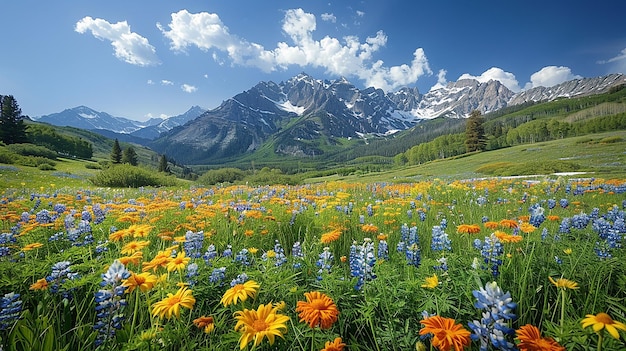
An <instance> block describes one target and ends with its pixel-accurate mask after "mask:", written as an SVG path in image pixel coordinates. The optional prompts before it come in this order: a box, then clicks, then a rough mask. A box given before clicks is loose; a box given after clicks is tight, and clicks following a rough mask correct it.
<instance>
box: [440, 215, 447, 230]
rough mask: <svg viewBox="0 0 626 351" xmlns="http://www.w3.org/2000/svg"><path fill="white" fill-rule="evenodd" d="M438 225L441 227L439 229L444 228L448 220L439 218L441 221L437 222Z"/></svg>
mask: <svg viewBox="0 0 626 351" xmlns="http://www.w3.org/2000/svg"><path fill="white" fill-rule="evenodd" d="M439 226H440V227H441V229H444V230H445V229H446V228H447V227H448V220H447V219H445V218H442V219H441V222H439Z"/></svg>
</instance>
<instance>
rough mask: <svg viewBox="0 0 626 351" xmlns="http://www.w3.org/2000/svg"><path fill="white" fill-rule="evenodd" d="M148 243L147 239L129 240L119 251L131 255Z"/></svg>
mask: <svg viewBox="0 0 626 351" xmlns="http://www.w3.org/2000/svg"><path fill="white" fill-rule="evenodd" d="M148 245H150V242H149V241H147V240H144V241H131V242H129V243H128V244H126V245H124V247H122V251H120V253H121V254H122V255H132V254H134V253H135V252H137V251H141V250H142V249H143V248H144V247H146V246H148Z"/></svg>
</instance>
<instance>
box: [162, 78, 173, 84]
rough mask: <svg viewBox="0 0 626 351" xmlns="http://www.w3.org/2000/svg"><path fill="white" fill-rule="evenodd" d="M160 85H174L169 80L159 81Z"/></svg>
mask: <svg viewBox="0 0 626 351" xmlns="http://www.w3.org/2000/svg"><path fill="white" fill-rule="evenodd" d="M161 85H174V82H172V81H171V80H167V79H163V80H161Z"/></svg>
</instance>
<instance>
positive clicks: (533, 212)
mask: <svg viewBox="0 0 626 351" xmlns="http://www.w3.org/2000/svg"><path fill="white" fill-rule="evenodd" d="M528 211H529V212H530V219H529V220H528V222H529V223H530V224H532V225H533V226H534V227H535V228H539V226H540V225H541V223H543V222H544V221H545V220H546V216H545V215H544V214H543V212H544V210H543V207H541V206H540V205H539V204H534V205H532V206H530V207H529V208H528Z"/></svg>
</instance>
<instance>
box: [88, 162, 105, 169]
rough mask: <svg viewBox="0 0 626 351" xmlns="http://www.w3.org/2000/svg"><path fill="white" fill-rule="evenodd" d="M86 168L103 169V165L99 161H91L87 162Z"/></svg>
mask: <svg viewBox="0 0 626 351" xmlns="http://www.w3.org/2000/svg"><path fill="white" fill-rule="evenodd" d="M85 168H87V169H102V166H100V165H99V164H97V163H91V162H89V163H85Z"/></svg>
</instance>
